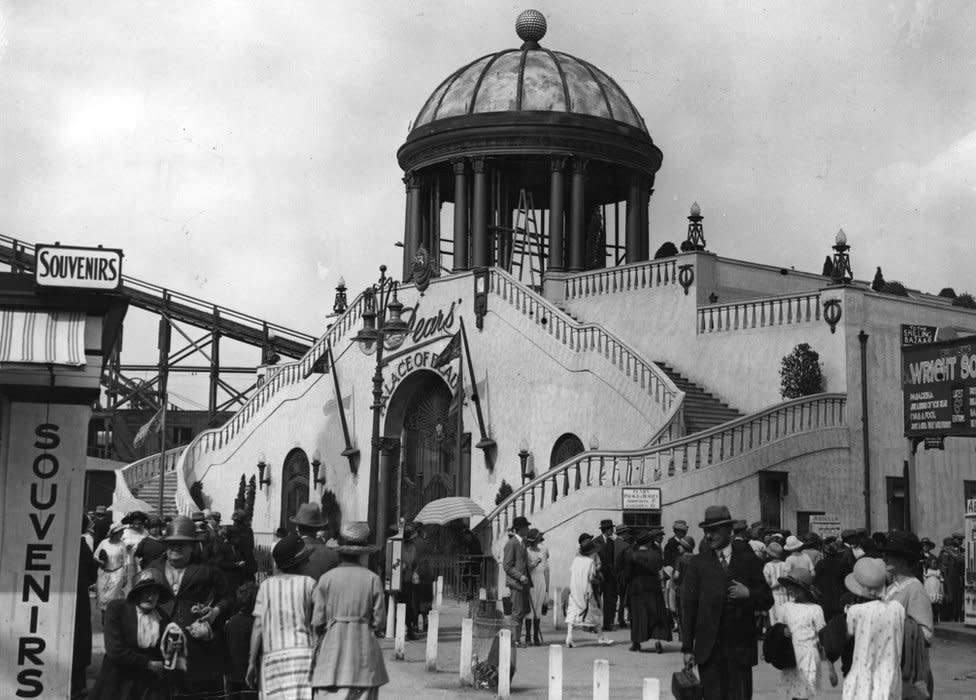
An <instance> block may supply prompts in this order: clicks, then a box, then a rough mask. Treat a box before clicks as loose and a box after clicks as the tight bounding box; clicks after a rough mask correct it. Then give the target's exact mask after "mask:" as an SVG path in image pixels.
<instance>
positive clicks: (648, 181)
mask: <svg viewBox="0 0 976 700" xmlns="http://www.w3.org/2000/svg"><path fill="white" fill-rule="evenodd" d="M652 194H654V178H653V177H649V178H647V177H645V178H641V189H640V213H641V224H640V237H639V240H640V255H639V257H638V258H637V259H638V260H650V259H651V241H650V235H651V232H650V222H649V220H648V217H649V211H648V210H649V209H650V208H651V195H652Z"/></svg>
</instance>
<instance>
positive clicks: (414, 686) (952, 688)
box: [89, 603, 976, 700]
mask: <svg viewBox="0 0 976 700" xmlns="http://www.w3.org/2000/svg"><path fill="white" fill-rule="evenodd" d="M467 614H468V606H467V605H463V606H462V605H460V604H455V603H446V604H445V605H444V607H442V608H441V633H440V635H439V638H438V639H439V654H438V671H437V672H436V673H430V672H427V671H426V670H425V663H424V662H425V658H426V642H425V640H419V641H415V642H407V644H406V654H405V655H406V658H405V659H404V660H403V661H394V660H393V641H392V640H389V639H383V640H380V645H381V646H382V648H383V651H384V656H385V657H386V662H387V664H386V667H387V670H388V672H389V674H390V683H389V685H387V686H385V687H384V688H383V690H382V692H381V695H382V696H383V697H388V698H412V699H414V700H427V699H428V698H429V699H431V700H437V699H439V698H444V699H445V700H447V699H449V698H455V697H464V698H492V697H494V695H493V694H492V693H490V692H489V691H485V690H475V689H473V688H465V689H463V688H460V687H459V684H458V659H459V653H458V652H459V647H460V639H461V620H462V618H464V617H465V616H466V615H467ZM95 617H96V618H97V614H96V615H95ZM95 629H96V635H95V639H94V647H95V660H94V663H93V665H92V667H91V668H89V676H90V678H91V679H92V680H93V679H94V676H95V674H96V673H97V669H98V667H99V665H100V663H101V655H102V649H103V645H102V636H101V630H100V626H99V625H98V623H97V619H96V624H95ZM543 636H544V637H545V641H546V643H547V644H548V643H562V641H563V639H564V637H565V631H556V630H554V629H553V628H552V623H551V619H550V620H548V621H546V623H545V625H544V627H543ZM609 636H610V637H611V638H613V639H614V640H616V644H614V645H613V646H611V647H601V646H597V645H596V643H595V641H594V637H593V635H587V634H585V633H584V634H579V635H577V639H576V641H577V642H578V643H579V644H578V646H576V647H574V648H573V649H566V648H563V679H564V682H563V698H565V700H571V699H574V698H579V699H581V700H582V699H584V698H586V699H588V698H592V696H593V662H594V661H595V660H597V659H606V660H608V661H609V662H610V696H611V697H612V698H634V699H635V700H639V699H640V697H641V689H642V686H643V679H644V678H658V679H660V681H661V691H662V692H661V698H662V699H664V698H670V697H671V674H672V673H673V672H674V671H676V670H678V669H679V668H680V667H681V654H680V650H679V645H678V643H677V642H672V643H669V644H666V645H665V653H664V654H655V653H653V652H650V651H648V650H646V649H645V651H644V652H643V653H639V654H638V653H636V652H631V651H628V646H629V644H630V638H629V633H628V631H627V630H625V629H624V630H617V631H614V632H611V633H610V635H609ZM646 646H648V645H645V647H646ZM516 656H517V664H518V671H517V672H516V674H515V678H514V679H513V681H512V697H513V698H518V699H519V700H530V699H532V700H534V699H536V698H542V699H546V698H548V688H549V648H548V646H542V647H530V648H528V649H518V650H516ZM932 665H933V671H934V675H935V690H936V697H937V698H939V700H941V699H942V698H965V699H966V700H972V699H973V698H976V630H973V629H971V628H963V626H962V625H959V624H956V625H945V626H942V627H941V628H940V629H939V631H938V633H937V636H936V639H935V643H934V645H933V647H932ZM838 671H839V665H838ZM778 678H779V671H777V670H776V669H774V668H773V667H772V666H769V665H768V664H765V663H762V662H760V664H759V666H757V667H756V668H755V670H754V673H753V683H754V685H755V693H754V695H753V697H754V698H755V700H774V699H775V700H780V698H781V697H782V696H781V695H779V694H778V693H777V691H776V684H777V681H778ZM841 682H843V679H841ZM840 696H841V694H840V688H836V689H831V688H829V687H828V688H827V689H826V690H825V692H824V693H823V694H822V695H821V697H825V698H839V697H840Z"/></svg>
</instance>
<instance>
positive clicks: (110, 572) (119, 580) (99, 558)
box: [94, 523, 128, 615]
mask: <svg viewBox="0 0 976 700" xmlns="http://www.w3.org/2000/svg"><path fill="white" fill-rule="evenodd" d="M123 530H125V525H122V524H121V523H120V524H117V525H113V526H112V527H111V528H110V529H109V531H108V537H106V538H105V539H104V540H102V541H101V542H100V543H99V545H98V547H97V548H96V549H95V554H94V559H95V563H96V564H97V565H98V580H97V582H96V584H95V588H96V591H97V592H98V609H99V610H101V611H102V615H104V614H105V608H107V607H108V604H109V603H111V602H112V601H113V600H121V599H123V598H125V574H126V567H125V565H126V561H127V560H128V557H127V552H126V549H125V545H124V544H122V531H123Z"/></svg>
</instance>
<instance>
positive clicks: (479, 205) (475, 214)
mask: <svg viewBox="0 0 976 700" xmlns="http://www.w3.org/2000/svg"><path fill="white" fill-rule="evenodd" d="M485 165H486V164H485V159H484V158H475V159H473V160H472V161H471V169H472V170H473V171H474V205H473V206H472V210H471V242H472V247H473V248H474V250H473V252H472V256H473V258H474V260H473V263H474V264H473V267H488V266H489V265H491V241H490V240H488V173H487V172H486V167H485Z"/></svg>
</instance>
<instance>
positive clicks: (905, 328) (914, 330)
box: [901, 323, 939, 345]
mask: <svg viewBox="0 0 976 700" xmlns="http://www.w3.org/2000/svg"><path fill="white" fill-rule="evenodd" d="M938 332H939V327H938V326H920V325H918V324H915V323H903V324H901V344H902V345H924V344H926V343H934V342H935V336H936V334H937V333H938Z"/></svg>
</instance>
